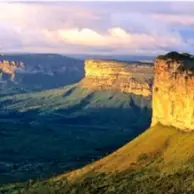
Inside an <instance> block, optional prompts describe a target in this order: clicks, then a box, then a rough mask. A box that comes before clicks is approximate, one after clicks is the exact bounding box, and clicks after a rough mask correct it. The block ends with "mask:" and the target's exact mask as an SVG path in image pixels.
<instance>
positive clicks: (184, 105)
mask: <svg viewBox="0 0 194 194" xmlns="http://www.w3.org/2000/svg"><path fill="white" fill-rule="evenodd" d="M154 73H155V76H154V86H153V96H152V100H153V101H152V109H153V115H152V125H155V124H156V123H161V124H163V125H167V126H174V127H176V128H179V129H182V130H187V131H190V130H194V92H193V91H194V57H193V56H192V55H189V54H179V53H177V52H171V53H168V54H167V55H163V56H159V57H157V58H156V60H155V67H154Z"/></svg>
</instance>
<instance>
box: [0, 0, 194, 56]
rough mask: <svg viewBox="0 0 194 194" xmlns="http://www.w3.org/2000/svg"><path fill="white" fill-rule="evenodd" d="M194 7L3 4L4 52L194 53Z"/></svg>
mask: <svg viewBox="0 0 194 194" xmlns="http://www.w3.org/2000/svg"><path fill="white" fill-rule="evenodd" d="M193 10H194V3H193V2H189V3H188V2H187V3H184V2H168V3H167V2H163V3H159V2H150V3H149V2H136V3H132V2H120V3H119V2H114V3H113V2H85V3H80V2H72V3H71V2H66V3H65V2H58V3H55V2H52V3H51V2H50V3H46V2H44V3H43V2H42V3H22V2H21V3H0V13H1V14H0V52H52V53H64V54H65V53H75V54H76V53H92V54H146V55H153V54H159V53H163V52H168V51H171V50H177V51H180V52H191V53H194V37H193V34H194V12H193Z"/></svg>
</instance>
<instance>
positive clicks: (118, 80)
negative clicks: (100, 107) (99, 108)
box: [81, 59, 153, 96]
mask: <svg viewBox="0 0 194 194" xmlns="http://www.w3.org/2000/svg"><path fill="white" fill-rule="evenodd" d="M152 80H153V66H152V65H151V64H149V63H143V64H142V63H138V62H137V63H126V62H119V61H109V60H94V59H88V60H86V61H85V78H84V79H83V80H82V81H81V86H82V87H85V88H91V89H97V90H107V89H111V90H118V91H121V92H124V93H134V94H136V95H143V96H150V95H151V91H152V89H151V88H152Z"/></svg>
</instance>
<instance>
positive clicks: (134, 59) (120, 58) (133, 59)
mask: <svg viewBox="0 0 194 194" xmlns="http://www.w3.org/2000/svg"><path fill="white" fill-rule="evenodd" d="M67 56H69V57H73V58H77V59H82V60H85V59H89V58H93V59H109V60H118V61H126V62H137V61H149V62H153V61H154V59H155V56H147V55H95V54H93V55H92V54H72V55H71V54H68V55H67Z"/></svg>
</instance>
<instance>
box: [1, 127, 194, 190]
mask: <svg viewBox="0 0 194 194" xmlns="http://www.w3.org/2000/svg"><path fill="white" fill-rule="evenodd" d="M153 140H158V141H153ZM193 146H194V133H192V132H191V133H186V132H181V131H179V130H177V129H174V128H170V127H164V126H161V125H157V126H155V127H152V128H150V129H149V130H147V131H146V132H144V133H143V134H142V135H140V136H139V137H138V138H136V139H135V140H133V141H132V142H130V143H128V144H126V145H125V146H124V147H122V148H120V149H119V150H118V151H117V152H115V153H113V154H111V155H109V156H107V157H105V158H103V159H102V160H100V161H97V162H94V163H93V164H92V166H93V170H89V169H90V168H89V167H90V165H88V166H86V167H84V168H83V169H82V172H84V173H78V171H75V172H74V171H73V172H72V173H70V175H74V176H73V178H71V179H69V178H68V176H70V175H68V176H66V177H65V176H59V177H57V178H55V179H51V180H47V181H34V182H32V181H29V182H28V183H25V184H13V185H9V186H4V187H2V188H1V190H0V191H1V192H2V193H28V194H35V193H37V194H39V193H41V194H44V193H45V194H47V193H51V194H53V193H57V194H58V193H59V194H77V193H80V194H81V193H88V194H94V193H98V194H118V193H126V194H127V193H129V194H131V193H133V194H148V193H149V194H150V193H153V194H156V193H157V194H163V193H165V194H170V193H172V194H177V193H181V194H193V193H194V151H193ZM116 155H117V157H116ZM132 161H133V162H132ZM99 164H100V165H99ZM123 164H124V166H123ZM115 166H117V168H115ZM84 169H85V170H84ZM80 172H81V169H80Z"/></svg>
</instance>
